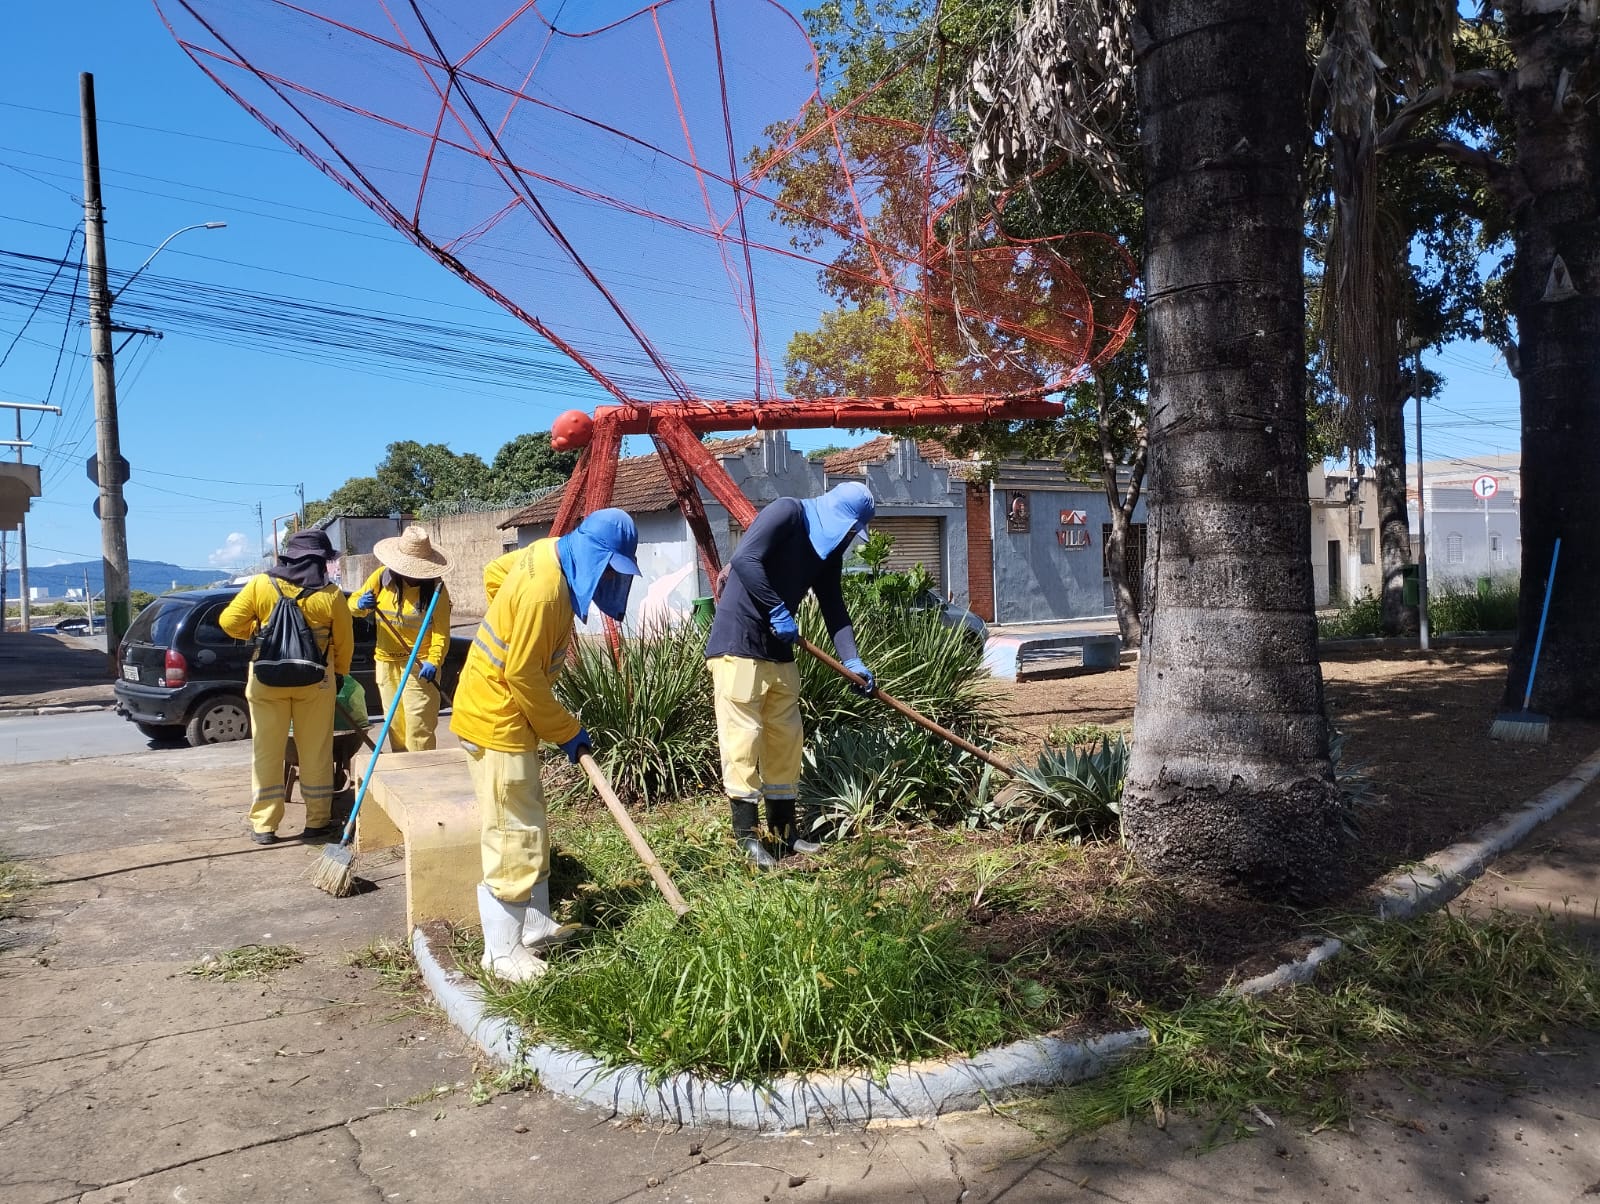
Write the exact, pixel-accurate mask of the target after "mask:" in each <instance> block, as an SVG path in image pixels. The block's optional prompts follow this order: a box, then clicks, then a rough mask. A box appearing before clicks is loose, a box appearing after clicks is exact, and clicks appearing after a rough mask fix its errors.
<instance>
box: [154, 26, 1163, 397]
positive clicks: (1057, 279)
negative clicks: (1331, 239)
mask: <svg viewBox="0 0 1600 1204" xmlns="http://www.w3.org/2000/svg"><path fill="white" fill-rule="evenodd" d="M314 3H315V7H314V8H313V7H308V6H305V5H299V4H294V3H289V2H287V0H157V7H158V8H159V9H160V10H161V12H162V16H163V18H164V19H165V20H167V22H168V25H169V27H170V28H171V29H172V31H173V34H174V36H176V37H177V39H178V41H179V42H180V44H181V45H182V46H183V47H184V49H185V50H186V51H187V52H188V53H189V55H190V57H191V58H193V59H194V61H195V62H196V63H198V64H199V65H200V67H201V68H202V69H203V70H204V71H205V72H206V73H207V74H208V75H210V76H211V78H212V79H214V80H215V81H216V82H217V83H218V84H219V85H220V86H221V87H222V88H223V89H224V90H226V91H227V92H228V94H229V95H230V96H232V97H233V98H234V99H235V100H237V101H238V102H239V103H240V104H241V105H243V106H245V107H246V108H247V109H248V110H249V111H250V112H251V113H253V114H254V115H255V116H256V117H257V118H259V119H260V120H261V121H263V122H264V123H266V124H267V125H268V126H269V128H271V129H272V130H273V131H274V132H275V133H276V134H278V135H279V136H280V137H281V138H283V139H284V140H285V141H287V142H288V143H289V144H290V145H292V146H294V147H295V148H296V149H297V150H299V151H300V153H301V154H303V155H305V156H306V157H307V158H309V159H310V160H311V161H312V162H314V163H315V164H316V165H317V166H318V167H320V168H321V169H322V170H323V171H324V172H326V173H327V174H328V175H330V176H332V177H333V178H334V179H335V180H337V181H339V182H340V183H341V184H342V185H343V186H344V187H346V188H347V189H349V190H350V191H351V192H352V193H354V194H355V195H356V196H358V197H360V198H361V199H362V200H363V201H364V202H366V203H367V204H368V205H370V206H371V207H372V208H373V209H374V210H376V211H377V212H378V213H380V214H381V215H382V216H383V217H384V218H385V219H386V220H387V221H389V222H390V223H391V224H392V225H394V226H395V227H396V228H397V229H399V230H401V231H402V232H404V233H405V234H406V235H407V236H408V237H410V238H412V239H413V240H414V241H416V242H417V243H418V245H420V246H422V247H423V248H425V249H426V250H427V251H428V252H429V253H430V254H432V255H433V256H435V258H437V259H439V260H440V261H441V262H443V263H444V264H446V265H447V266H448V267H450V268H451V269H452V270H453V271H456V272H457V273H459V274H460V275H462V276H463V277H464V278H465V279H467V280H468V281H470V282H471V283H472V284H473V285H475V286H476V287H477V288H479V289H481V290H482V291H483V292H485V293H487V294H488V295H489V296H491V297H493V298H494V299H495V300H496V301H498V302H499V303H500V304H502V305H504V306H505V307H506V308H507V309H509V310H511V311H512V312H513V313H515V314H516V315H517V316H518V317H520V318H521V319H522V320H524V321H525V322H527V323H528V324H529V325H531V326H532V327H534V328H535V329H536V330H538V331H539V332H540V333H541V334H543V335H544V336H545V337H547V338H548V339H550V340H551V342H553V343H554V344H555V345H556V346H557V347H559V348H560V349H561V350H562V351H564V352H565V353H566V354H568V355H570V356H571V357H572V358H573V359H574V360H576V361H577V362H578V363H579V364H581V365H582V366H583V367H584V368H585V369H586V370H587V371H588V372H589V373H591V374H592V375H593V376H594V378H595V379H596V381H598V382H599V383H600V384H601V385H602V386H604V387H605V388H606V389H607V390H608V391H609V392H610V393H611V394H612V395H613V396H614V397H616V398H617V399H618V400H619V401H622V402H648V401H679V402H694V403H698V402H701V401H709V400H715V401H724V402H747V401H755V402H764V401H773V400H782V394H783V386H784V381H783V358H784V354H785V350H786V348H787V347H788V345H789V340H790V338H791V336H792V335H794V333H795V332H796V331H806V330H813V329H816V328H817V327H818V326H819V324H820V323H821V319H822V314H823V311H824V310H825V309H827V308H828V303H826V302H823V301H822V300H820V299H819V297H818V293H817V283H818V281H819V279H823V280H825V281H826V282H827V283H828V285H829V286H830V289H831V291H832V292H833V293H834V295H835V296H836V297H839V298H843V299H845V300H847V301H848V302H850V303H852V304H853V305H854V306H857V307H860V308H861V310H863V311H865V312H866V313H867V314H868V315H869V317H870V321H872V322H876V323H878V324H879V327H880V331H879V332H880V333H882V332H883V331H887V332H889V334H890V335H891V336H892V337H891V338H888V339H884V340H880V341H879V356H878V359H879V363H878V366H877V370H876V371H874V372H873V373H870V374H868V375H867V376H866V377H864V378H862V379H860V380H850V381H844V382H841V381H840V380H838V379H836V378H833V377H829V376H828V375H827V374H826V373H823V374H821V375H820V376H819V377H818V378H817V380H815V381H813V382H811V386H810V387H809V388H808V389H807V390H806V395H807V396H812V397H815V396H825V397H830V398H848V399H850V400H852V401H871V400H874V399H882V398H897V399H906V398H915V399H918V400H920V401H933V402H937V400H938V399H941V398H952V397H963V398H968V399H971V398H974V397H979V398H981V397H988V398H1005V397H1018V396H1028V397H1031V398H1038V397H1040V396H1042V395H1044V394H1047V393H1049V392H1051V391H1054V390H1057V389H1059V388H1060V387H1061V386H1062V385H1063V384H1065V383H1067V382H1069V381H1070V380H1072V379H1073V378H1074V376H1075V374H1077V373H1079V372H1081V371H1082V370H1083V368H1084V366H1085V364H1087V363H1090V362H1093V361H1095V360H1098V359H1099V358H1102V357H1104V356H1106V355H1109V354H1111V353H1112V352H1114V351H1115V350H1116V348H1117V347H1118V346H1120V345H1121V343H1122V341H1123V340H1124V339H1125V338H1126V336H1127V334H1128V331H1129V328H1130V327H1131V324H1132V319H1133V306H1132V302H1131V296H1132V290H1133V271H1132V266H1131V264H1130V263H1129V262H1128V259H1127V256H1126V254H1125V253H1123V252H1122V250H1121V248H1120V247H1118V246H1117V245H1116V244H1115V242H1113V241H1112V240H1110V239H1105V238H1101V237H1099V236H1083V235H1075V236H1070V237H1062V238H1053V239H1039V240H1033V241H1027V242H1013V241H1011V240H1008V239H1007V238H1006V237H1005V236H1004V234H1003V232H1001V231H998V230H996V229H995V228H994V226H993V224H992V223H990V224H989V225H988V226H986V227H985V226H983V225H982V224H981V223H980V224H979V226H978V229H977V233H976V235H975V236H974V235H972V234H971V233H970V232H969V234H968V236H967V238H966V242H968V243H977V244H978V246H977V249H962V250H951V249H950V248H949V247H948V246H947V245H946V243H947V241H949V240H950V233H951V229H952V228H953V226H954V225H955V224H956V222H955V215H956V213H957V206H958V203H959V202H960V200H961V198H960V196H959V193H958V187H959V179H960V172H959V170H958V165H959V164H958V157H957V155H956V154H955V153H954V152H953V151H952V150H951V149H950V148H949V147H948V146H946V145H945V144H944V143H943V142H942V140H941V139H939V138H938V137H936V136H934V135H933V134H931V133H930V132H929V131H928V130H927V129H925V128H923V127H922V126H919V125H918V124H916V123H915V122H910V121H885V120H880V119H871V118H867V117H862V116H858V115H857V113H856V112H855V111H854V110H855V108H856V106H854V105H846V106H843V107H834V106H830V105H829V104H827V103H825V101H824V100H823V98H822V97H821V95H820V92H819V82H818V74H817V59H816V54H815V51H814V50H813V48H812V46H811V44H810V41H809V39H808V38H807V36H806V34H805V31H804V29H803V28H802V27H801V26H800V25H799V24H798V22H797V21H796V20H795V18H794V17H793V15H792V14H790V13H789V12H788V11H786V10H785V9H784V8H783V7H781V6H780V5H779V4H777V3H773V2H771V0H737V2H734V3H730V2H728V0H724V2H723V3H717V2H716V0H663V2H661V3H657V4H653V5H650V6H649V7H646V8H643V9H640V10H637V11H629V9H631V5H630V6H629V9H624V8H623V7H621V6H619V5H617V4H615V3H610V2H602V0H583V2H582V3H567V4H557V5H550V4H544V5H541V4H537V3H516V2H515V0H444V2H441V3H424V2H423V0H314ZM580 14H581V16H580ZM580 22H581V28H579V27H578V26H579V24H580ZM885 347H886V348H887V350H885ZM764 416H765V417H768V418H771V417H777V416H776V415H764ZM923 420H925V421H937V415H936V414H934V413H928V414H927V415H926V416H925V418H924V419H923ZM768 424H770V425H779V424H781V420H780V422H771V423H769V422H763V423H762V425H768Z"/></svg>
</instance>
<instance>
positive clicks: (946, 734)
mask: <svg viewBox="0 0 1600 1204" xmlns="http://www.w3.org/2000/svg"><path fill="white" fill-rule="evenodd" d="M800 647H802V648H804V649H805V650H806V651H807V652H809V653H810V654H811V655H812V656H814V657H816V658H817V659H818V660H819V661H821V662H822V663H823V664H824V665H827V666H828V668H830V669H832V670H833V671H834V672H835V673H837V674H838V675H839V676H840V677H842V678H844V679H845V680H846V681H848V682H850V683H851V684H852V685H857V686H864V685H866V682H864V681H863V680H862V679H861V678H859V677H857V676H856V675H855V674H854V673H852V672H850V670H848V669H846V668H845V667H844V666H843V665H841V664H840V663H839V662H838V661H836V660H834V659H833V657H831V656H829V655H828V654H827V653H826V652H824V651H823V650H822V649H821V648H818V647H817V646H816V645H815V644H813V643H812V642H811V641H810V640H808V639H806V638H805V636H801V637H800ZM872 696H873V697H874V698H877V699H879V700H881V701H882V702H884V703H885V704H886V705H888V706H889V707H890V708H892V709H893V710H896V711H899V712H900V714H902V715H904V716H905V717H906V718H907V719H909V720H911V722H912V723H915V724H916V725H917V726H918V727H921V728H926V729H927V730H928V731H930V732H932V733H933V734H934V735H935V736H938V737H939V738H940V739H941V740H948V741H949V742H950V743H951V744H954V745H955V746H956V747H957V748H959V749H961V750H962V751H963V752H969V753H971V754H972V755H973V756H975V757H977V758H978V760H980V761H982V762H983V763H984V764H985V765H993V766H994V767H995V768H996V769H998V770H1000V771H1001V772H1002V773H1006V774H1015V773H1016V772H1017V770H1016V767H1015V766H1013V765H1010V764H1008V763H1006V762H1005V761H1002V760H1001V759H1000V758H999V757H997V756H995V755H994V754H993V753H989V752H985V751H984V750H983V749H981V748H979V747H978V746H977V745H976V744H974V743H973V742H972V741H971V740H966V739H963V738H962V737H960V736H958V735H956V734H955V733H954V732H953V731H951V730H950V729H949V728H947V727H942V726H940V725H939V724H937V723H935V722H934V721H933V720H932V719H929V718H928V717H927V716H926V715H924V714H922V713H921V712H920V711H916V710H913V709H912V708H911V707H908V706H907V705H906V704H905V703H903V702H901V701H900V700H899V699H898V698H896V697H895V696H894V695H892V694H885V693H884V692H883V691H882V690H874V691H873V694H872Z"/></svg>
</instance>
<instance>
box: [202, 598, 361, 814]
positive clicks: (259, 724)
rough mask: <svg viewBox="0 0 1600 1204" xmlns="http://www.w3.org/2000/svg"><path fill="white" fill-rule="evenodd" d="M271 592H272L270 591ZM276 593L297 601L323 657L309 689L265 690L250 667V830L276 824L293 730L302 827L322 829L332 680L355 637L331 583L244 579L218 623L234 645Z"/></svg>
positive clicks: (344, 668)
mask: <svg viewBox="0 0 1600 1204" xmlns="http://www.w3.org/2000/svg"><path fill="white" fill-rule="evenodd" d="M274 587H276V588H274ZM278 590H282V591H283V596H284V597H286V598H295V599H298V600H299V604H300V610H301V613H303V614H304V615H305V617H306V624H307V626H309V627H310V628H311V634H312V635H313V636H314V637H315V638H316V641H317V647H318V648H319V649H321V651H322V653H323V655H324V656H326V657H327V660H328V671H327V673H326V674H324V676H323V679H322V680H321V681H319V682H316V683H314V684H312V685H309V686H268V685H263V684H262V683H261V682H259V681H257V680H256V674H255V666H254V665H252V666H251V668H250V680H249V682H248V683H246V685H245V691H244V696H245V698H246V699H247V700H248V701H249V703H250V740H251V750H250V751H251V759H250V792H251V793H250V826H251V827H252V828H254V829H255V830H256V831H257V832H275V831H277V828H278V824H279V823H281V822H282V820H283V762H284V754H285V752H286V751H287V749H288V745H289V728H290V725H291V724H292V725H293V727H294V741H295V749H296V751H297V753H298V756H299V762H300V791H301V793H302V794H303V795H304V796H305V800H306V827H308V828H320V827H324V826H325V825H326V824H327V823H328V822H329V820H330V818H331V817H332V814H333V700H334V688H335V680H334V675H335V674H339V675H343V674H346V673H349V672H350V655H351V652H352V651H353V650H354V647H355V639H354V637H353V636H352V634H351V630H350V608H349V606H347V605H346V604H345V600H344V594H343V593H342V592H341V591H340V589H339V587H338V586H337V585H334V584H332V583H331V582H330V583H329V584H327V585H324V586H322V587H321V588H320V589H314V590H313V589H302V588H301V587H300V586H298V585H294V584H292V583H291V582H288V581H284V580H282V579H278V578H273V579H269V578H268V576H267V574H265V573H257V574H256V575H255V576H254V577H252V578H250V580H249V581H247V582H246V583H245V585H244V588H243V589H241V590H240V591H239V592H238V594H237V595H235V596H234V599H233V601H232V602H229V603H228V605H227V606H225V607H223V610H222V616H221V618H220V619H219V620H218V623H219V624H220V626H221V627H222V630H224V631H226V632H227V633H228V634H229V635H231V636H232V637H233V638H234V639H236V640H248V639H251V638H253V637H254V636H255V634H256V633H257V632H258V631H260V630H261V628H263V627H264V626H266V623H267V620H268V619H269V618H270V617H271V616H272V608H273V607H274V606H276V605H277V603H278Z"/></svg>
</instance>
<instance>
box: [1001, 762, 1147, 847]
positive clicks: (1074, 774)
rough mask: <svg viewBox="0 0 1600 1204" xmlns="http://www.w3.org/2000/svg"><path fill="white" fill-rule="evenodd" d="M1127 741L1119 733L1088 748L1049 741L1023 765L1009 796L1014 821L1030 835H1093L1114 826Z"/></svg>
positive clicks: (1072, 837)
mask: <svg viewBox="0 0 1600 1204" xmlns="http://www.w3.org/2000/svg"><path fill="white" fill-rule="evenodd" d="M1127 777H1128V743H1127V741H1126V740H1124V739H1122V737H1121V736H1117V737H1115V738H1102V739H1101V740H1100V741H1099V742H1098V743H1096V744H1090V745H1086V746H1084V747H1081V748H1080V747H1075V746H1073V745H1070V744H1069V745H1067V746H1066V747H1064V748H1053V747H1050V746H1046V747H1045V749H1044V751H1043V752H1041V753H1040V754H1039V759H1038V761H1037V762H1036V763H1035V764H1033V765H1031V766H1019V767H1018V770H1017V776H1016V781H1015V782H1014V783H1013V785H1012V787H1011V788H1010V790H1009V791H1007V792H1002V794H1001V796H1000V797H1001V798H1002V799H1004V798H1005V796H1006V794H1009V795H1010V801H1011V811H1012V817H1013V822H1015V823H1017V824H1019V825H1020V826H1021V828H1022V830H1023V831H1024V832H1025V833H1027V834H1028V835H1030V836H1033V837H1036V838H1041V837H1049V838H1053V839H1057V840H1070V841H1072V842H1073V843H1074V844H1077V843H1081V842H1082V841H1085V840H1093V839H1096V838H1098V837H1102V836H1105V835H1107V834H1109V833H1111V832H1113V831H1115V830H1116V828H1117V825H1118V823H1119V820H1120V815H1121V799H1122V786H1123V783H1124V782H1125V781H1126V780H1127Z"/></svg>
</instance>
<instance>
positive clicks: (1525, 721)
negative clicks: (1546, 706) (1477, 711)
mask: <svg viewBox="0 0 1600 1204" xmlns="http://www.w3.org/2000/svg"><path fill="white" fill-rule="evenodd" d="M1489 739H1491V740H1506V741H1509V742H1510V743H1513V744H1548V743H1549V742H1550V718H1549V716H1548V715H1535V714H1534V713H1533V712H1532V711H1513V712H1511V713H1510V714H1509V715H1496V716H1495V720H1494V722H1493V723H1492V724H1490V725H1489Z"/></svg>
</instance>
